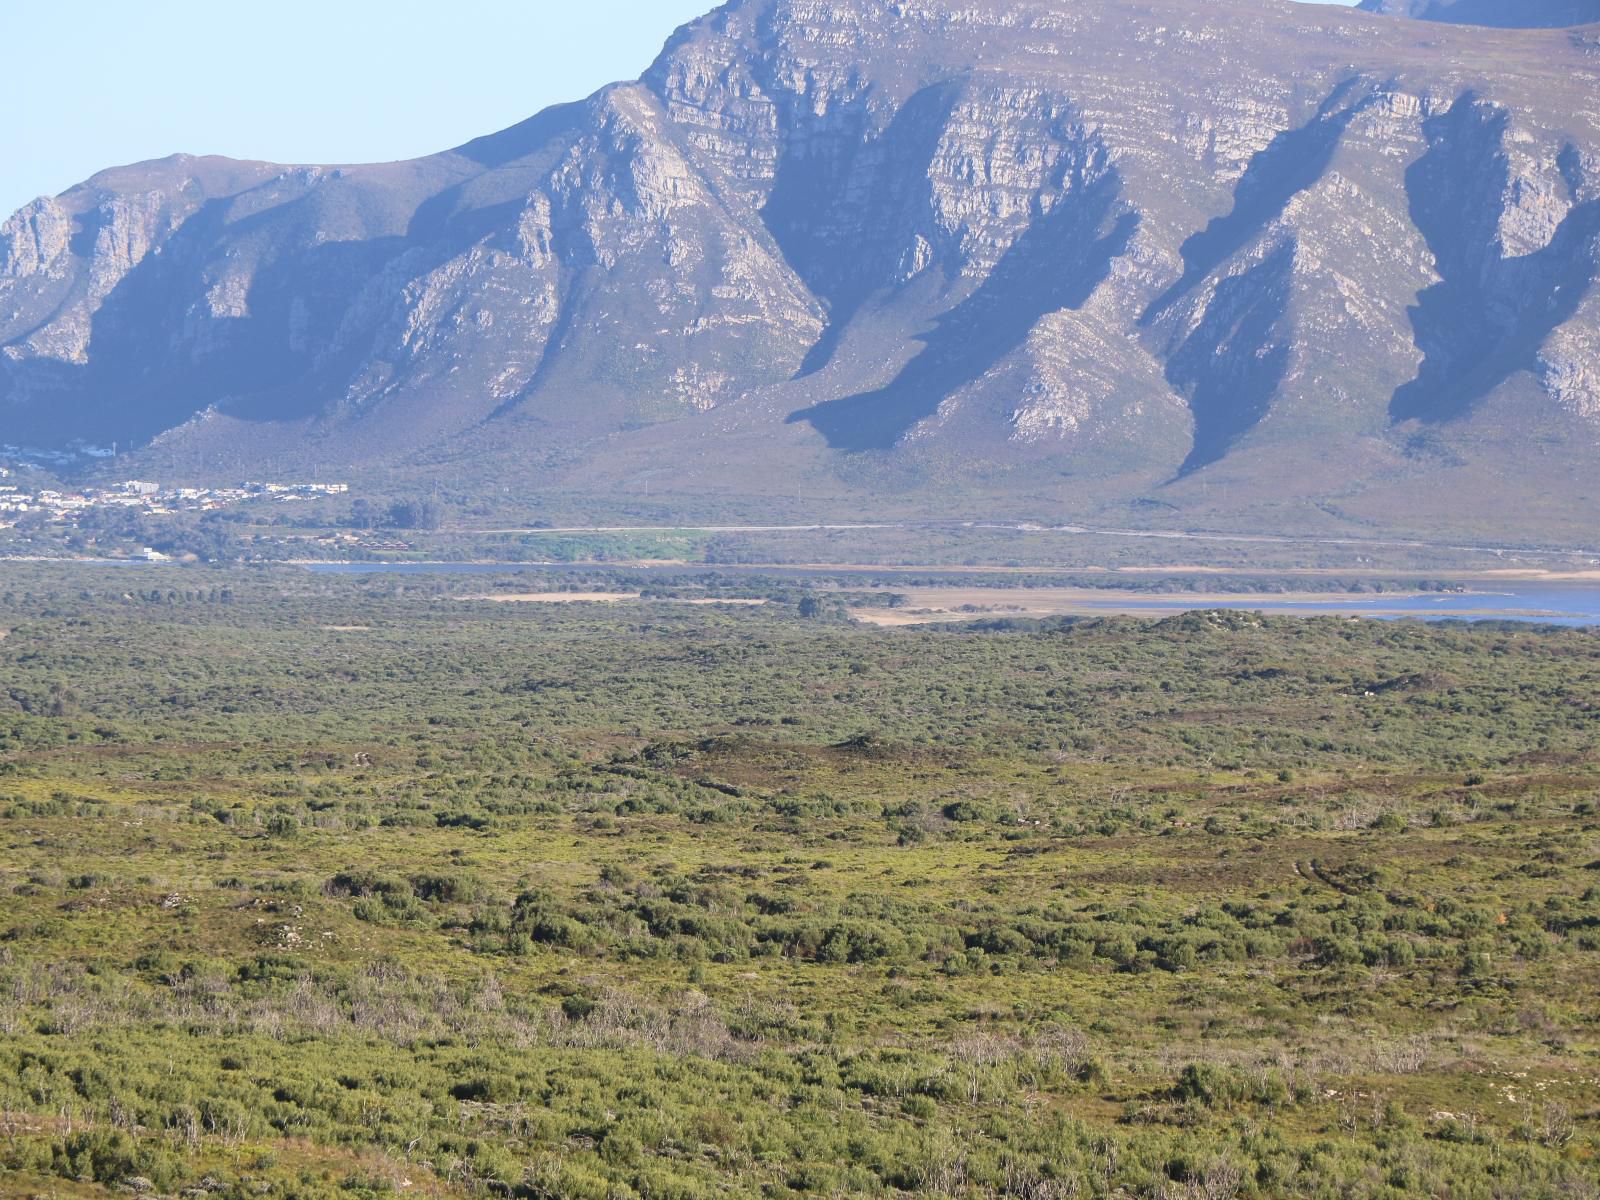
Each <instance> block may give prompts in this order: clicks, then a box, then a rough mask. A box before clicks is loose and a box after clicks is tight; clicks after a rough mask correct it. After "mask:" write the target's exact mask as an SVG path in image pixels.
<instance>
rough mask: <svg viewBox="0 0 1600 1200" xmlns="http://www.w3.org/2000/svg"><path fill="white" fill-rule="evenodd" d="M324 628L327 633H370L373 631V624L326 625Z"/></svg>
mask: <svg viewBox="0 0 1600 1200" xmlns="http://www.w3.org/2000/svg"><path fill="white" fill-rule="evenodd" d="M322 628H323V630H324V631H325V632H327V633H368V632H370V631H371V629H372V626H371V625H324V626H323V627H322Z"/></svg>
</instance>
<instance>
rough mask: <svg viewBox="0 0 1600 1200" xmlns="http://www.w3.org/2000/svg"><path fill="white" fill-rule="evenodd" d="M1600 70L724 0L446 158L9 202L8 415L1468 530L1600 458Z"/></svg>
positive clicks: (402, 454) (1586, 49)
mask: <svg viewBox="0 0 1600 1200" xmlns="http://www.w3.org/2000/svg"><path fill="white" fill-rule="evenodd" d="M1472 3H1474V0H1456V3H1455V5H1453V6H1451V5H1446V4H1444V0H1439V3H1438V4H1434V5H1424V6H1422V7H1423V9H1424V10H1425V11H1423V12H1422V13H1421V15H1425V16H1433V15H1437V14H1435V13H1434V12H1433V9H1434V8H1443V7H1450V8H1451V9H1452V11H1455V10H1456V9H1461V10H1465V9H1466V8H1467V6H1468V5H1469V4H1472ZM1383 6H1384V7H1385V8H1388V7H1392V5H1391V4H1389V3H1388V0H1384V3H1383ZM1567 6H1568V7H1571V8H1574V9H1577V8H1581V7H1582V4H1581V3H1580V2H1579V0H1571V3H1569V4H1568V5H1567ZM1413 7H1415V6H1413ZM1488 7H1494V6H1488ZM1499 7H1500V8H1501V9H1503V8H1504V7H1506V6H1504V5H1501V6H1499ZM1555 7H1559V4H1558V3H1557V0H1551V8H1552V10H1553V9H1554V8H1555ZM1580 15H1581V14H1580ZM1452 19H1453V18H1452ZM1597 96H1600V55H1597V53H1596V47H1595V45H1594V44H1593V40H1592V39H1590V38H1588V37H1587V36H1586V35H1585V34H1584V31H1581V30H1567V29H1561V30H1529V31H1526V32H1520V33H1516V34H1511V35H1508V34H1505V33H1503V32H1498V31H1497V32H1490V31H1485V30H1483V29H1475V28H1471V27H1469V26H1460V27H1452V26H1449V25H1441V24H1431V25H1423V24H1421V23H1418V22H1412V21H1395V20H1393V19H1391V18H1389V17H1385V16H1375V15H1367V14H1364V13H1360V12H1352V11H1346V10H1339V9H1330V8H1312V7H1307V6H1301V5H1294V4H1287V3H1277V2H1276V0H1071V2H1069V3H1062V2H1061V0H733V2H732V3H729V4H725V5H724V6H723V7H722V8H719V9H718V10H716V11H715V12H714V13H712V14H710V15H709V16H707V17H705V18H704V19H702V20H701V21H699V22H697V23H695V24H692V25H690V26H688V27H686V28H685V29H683V30H680V31H679V33H678V34H677V35H676V36H675V37H674V38H673V39H672V41H671V42H670V43H669V45H668V46H667V48H666V49H665V51H664V52H663V54H662V55H661V57H660V58H659V59H658V60H657V62H656V63H655V64H654V65H653V66H651V67H650V69H649V70H648V71H647V72H646V73H645V74H644V76H643V77H642V79H641V80H640V81H639V82H637V83H631V84H620V85H617V86H614V87H611V88H607V89H605V90H603V91H602V92H600V93H598V94H597V95H595V96H593V97H591V98H590V99H588V100H586V101H583V102H581V103H577V104H573V105H569V106H566V107H563V108H559V109H555V110H551V111H549V112H546V113H543V114H541V115H539V116H537V117H535V118H533V119H531V120H530V121H528V122H526V123H524V124H522V125H519V126H516V127H514V128H512V129H508V130H505V131H503V132H501V133H499V134H495V135H492V136H489V137H486V138H482V139H480V140H478V141H476V142H473V143H469V144H468V145H465V146H462V147H460V148H458V149H456V150H453V151H449V152H447V153H444V154H440V155H437V156H434V157H432V158H429V159H424V160H420V161H418V162H414V163H402V164H390V165H385V166H372V167H345V168H284V167H275V166H270V165H265V164H255V163H234V162H223V161H218V160H198V159H190V158H183V157H179V158H174V159H168V160H164V161H162V162H157V163H150V164H143V165H140V166H136V167H129V168H123V169H119V170H116V171H111V172H107V173H106V174H104V175H101V176H97V177H96V178H94V179H92V180H90V181H89V182H88V183H86V184H83V185H82V186H80V187H78V188H75V189H73V190H72V191H70V192H68V193H66V194H65V195H63V196H61V197H58V198H56V199H45V200H40V201H37V202H35V203H34V204H32V205H30V206H28V207H27V208H25V209H23V210H22V211H21V212H20V213H18V214H16V215H15V216H14V217H12V218H11V219H10V220H9V221H8V222H6V223H5V225H4V226H3V229H0V442H10V443H23V444H33V445H48V444H60V443H65V442H69V441H72V440H75V439H78V440H85V441H89V442H94V443H99V444H106V443H109V442H111V441H113V440H115V441H119V442H121V443H122V444H123V445H124V446H129V445H132V446H136V447H138V446H143V447H147V449H145V450H143V451H141V453H143V454H146V455H156V456H160V457H159V460H160V461H164V462H167V463H169V464H173V465H176V466H178V467H180V469H181V468H186V467H192V468H194V469H201V468H204V469H208V470H212V471H219V472H234V473H236V472H237V471H241V470H250V471H261V470H265V469H268V468H277V469H287V468H288V467H289V466H290V465H296V464H304V463H308V462H315V463H321V464H325V465H329V466H331V465H333V464H339V465H341V466H342V467H344V468H349V469H360V468H362V467H373V468H377V467H383V468H385V469H393V470H399V471H418V472H425V471H436V470H443V469H449V470H451V471H454V472H456V473H457V474H461V473H465V474H466V475H467V476H468V477H471V478H480V477H481V478H483V479H489V478H493V479H495V480H497V481H505V482H508V483H509V482H511V481H514V482H516V483H517V484H518V485H519V486H520V485H526V486H530V487H533V486H536V487H539V488H543V489H551V488H576V489H593V490H610V491H612V492H621V493H629V492H632V491H635V490H639V489H643V488H648V487H649V486H651V482H650V481H652V480H654V481H655V486H656V487H657V489H658V492H659V491H672V492H674V493H676V494H680V495H681V494H697V493H705V492H718V491H722V492H726V493H729V494H732V495H739V496H743V497H746V498H750V497H760V496H762V495H763V494H766V493H769V492H781V491H787V490H789V489H791V488H795V487H797V486H800V485H801V484H802V483H807V482H808V483H809V486H811V487H812V488H813V489H818V490H821V491H823V492H826V493H828V494H830V495H833V496H835V497H836V498H837V497H854V498H855V501H856V502H857V503H858V507H859V505H860V504H862V503H870V502H872V500H873V498H874V496H879V497H881V496H882V495H884V494H886V489H892V490H893V491H894V492H895V493H896V494H897V495H900V496H902V497H915V498H916V499H915V500H914V501H912V500H907V501H906V502H907V503H913V502H914V503H915V504H917V505H918V506H922V507H923V508H924V509H926V507H927V506H928V505H932V506H933V507H934V508H935V509H941V508H946V509H949V510H951V511H955V510H962V511H970V509H971V508H972V507H973V505H974V503H975V500H974V497H978V500H977V501H976V502H977V503H989V502H993V504H994V505H995V506H997V507H998V508H1014V507H1015V506H1016V504H1017V503H1018V502H1019V499H1018V498H1019V497H1025V498H1026V503H1027V504H1028V505H1030V506H1032V508H1033V509H1034V510H1035V511H1049V510H1051V509H1053V508H1056V509H1061V510H1063V511H1066V510H1070V511H1074V512H1081V511H1084V510H1085V509H1086V508H1099V509H1101V510H1106V511H1109V510H1111V509H1116V508H1117V506H1119V505H1121V506H1124V509H1122V510H1119V511H1123V510H1126V511H1140V509H1139V506H1140V505H1143V506H1145V508H1144V511H1149V510H1151V509H1153V508H1161V507H1163V506H1165V507H1168V508H1173V509H1180V510H1181V509H1186V508H1187V509H1194V510H1195V511H1201V510H1202V509H1205V511H1207V512H1208V514H1209V517H1210V518H1214V519H1223V518H1228V519H1234V518H1236V519H1238V520H1240V521H1246V520H1248V521H1255V520H1258V519H1260V514H1261V513H1262V512H1263V511H1266V510H1269V509H1274V508H1276V509H1279V510H1285V511H1286V509H1285V506H1290V507H1292V506H1295V505H1298V506H1299V507H1300V509H1301V510H1303V511H1305V512H1314V513H1320V514H1325V515H1327V519H1328V520H1329V521H1331V522H1335V523H1337V522H1340V521H1342V522H1345V523H1350V522H1356V523H1365V524H1367V525H1369V526H1370V525H1379V526H1382V525H1385V524H1391V525H1392V524H1396V522H1395V521H1394V520H1393V509H1394V505H1395V503H1396V498H1397V497H1399V498H1402V502H1403V503H1416V498H1418V497H1426V498H1427V499H1426V500H1425V501H1422V502H1421V507H1419V508H1416V509H1415V510H1414V513H1415V515H1416V522H1418V523H1421V524H1427V523H1428V522H1429V521H1431V520H1433V518H1432V517H1429V516H1427V515H1426V511H1431V510H1429V508H1428V506H1429V505H1433V506H1435V507H1436V508H1437V510H1438V511H1437V513H1436V515H1437V516H1438V517H1439V521H1438V523H1439V524H1440V527H1445V526H1448V525H1449V520H1448V519H1447V518H1448V517H1449V516H1450V515H1451V514H1460V513H1462V512H1466V511H1468V510H1471V509H1472V508H1473V503H1472V502H1467V503H1465V507H1463V504H1462V503H1458V502H1457V501H1456V500H1455V499H1453V498H1452V497H1453V496H1454V495H1455V494H1456V493H1458V492H1460V491H1461V490H1462V489H1472V495H1473V496H1474V497H1476V498H1478V499H1480V500H1481V501H1482V502H1483V503H1484V504H1492V505H1493V506H1494V507H1495V510H1496V511H1497V512H1500V513H1504V512H1506V511H1510V510H1509V509H1508V508H1507V506H1508V505H1511V506H1515V505H1517V504H1519V503H1521V502H1522V501H1523V500H1525V499H1526V493H1525V491H1524V490H1519V489H1523V488H1525V487H1532V486H1542V487H1546V488H1549V487H1551V486H1555V487H1557V488H1558V489H1559V488H1560V487H1564V486H1566V485H1565V484H1564V483H1560V482H1556V483H1552V481H1561V480H1565V479H1569V478H1570V479H1579V478H1582V477H1583V476H1584V473H1586V472H1588V471H1590V470H1592V467H1593V465H1594V463H1595V461H1596V445H1597V442H1600V289H1597V288H1596V287H1595V280H1596V277H1597V275H1600V107H1597V103H1596V98H1597ZM1532 464H1538V466H1537V471H1538V474H1537V476H1536V477H1535V478H1532V481H1531V482H1529V480H1530V477H1529V476H1528V475H1527V474H1526V473H1525V472H1526V471H1527V470H1528V469H1529V468H1530V465H1532ZM1519 479H1522V480H1524V483H1518V482H1517V480H1519ZM1213 484H1214V485H1215V486H1213ZM1587 490H1588V489H1587V488H1585V489H1584V490H1583V495H1581V496H1580V495H1577V494H1574V495H1573V496H1572V497H1571V504H1570V505H1568V506H1567V511H1568V515H1570V516H1571V517H1572V519H1573V520H1580V519H1587V517H1586V516H1585V514H1588V513H1591V512H1593V513H1596V514H1600V508H1597V507H1595V505H1596V502H1595V501H1593V500H1590V499H1589V498H1588V497H1587ZM1558 494H1559V493H1558ZM1202 495H1203V496H1204V498H1205V499H1204V502H1203V504H1202V503H1201V502H1200V501H1199V500H1198V499H1197V497H1200V496H1202ZM1597 495H1600V490H1597ZM757 502H758V503H759V501H757ZM1128 505H1132V506H1133V507H1132V508H1131V509H1130V508H1126V506H1128ZM1206 506H1209V508H1206ZM1526 511H1527V513H1528V514H1529V515H1528V518H1527V521H1526V522H1524V525H1525V526H1526V528H1527V529H1528V530H1530V531H1533V532H1534V533H1538V532H1539V531H1540V530H1541V529H1543V528H1545V527H1546V526H1542V525H1541V522H1544V521H1546V519H1547V516H1548V512H1549V506H1548V505H1545V506H1543V507H1541V506H1540V505H1537V504H1533V505H1528V506H1526ZM1318 519H1321V518H1320V517H1319V518H1318ZM1522 527H1523V526H1518V527H1517V528H1519V529H1521V528H1522ZM1508 528H1509V527H1508Z"/></svg>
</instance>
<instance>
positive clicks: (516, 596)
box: [461, 592, 640, 604]
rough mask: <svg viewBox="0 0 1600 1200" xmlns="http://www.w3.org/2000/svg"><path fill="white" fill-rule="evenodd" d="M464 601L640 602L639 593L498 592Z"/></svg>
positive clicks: (497, 602)
mask: <svg viewBox="0 0 1600 1200" xmlns="http://www.w3.org/2000/svg"><path fill="white" fill-rule="evenodd" d="M461 598H462V599H463V600H488V601H489V602H491V603H493V604H617V603H620V602H621V601H623V600H638V599H639V598H640V597H639V593H638V592H497V593H495V594H494V595H493V596H463V597H461Z"/></svg>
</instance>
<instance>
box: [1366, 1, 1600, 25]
mask: <svg viewBox="0 0 1600 1200" xmlns="http://www.w3.org/2000/svg"><path fill="white" fill-rule="evenodd" d="M1361 7H1362V8H1363V9H1365V10H1366V11H1367V12H1375V13H1384V14H1387V15H1389V16H1397V17H1417V18H1420V19H1421V20H1424V21H1450V22H1455V23H1458V24H1462V25H1488V26H1492V27H1496V28H1500V29H1558V28H1562V27H1565V26H1571V25H1583V24H1587V23H1590V22H1595V21H1600V0H1362V3H1361Z"/></svg>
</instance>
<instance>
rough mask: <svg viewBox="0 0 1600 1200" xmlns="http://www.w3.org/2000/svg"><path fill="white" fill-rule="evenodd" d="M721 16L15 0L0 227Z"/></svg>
mask: <svg viewBox="0 0 1600 1200" xmlns="http://www.w3.org/2000/svg"><path fill="white" fill-rule="evenodd" d="M1334 2H1337V3H1342V2H1349V0H1334ZM712 4H713V0H576V2H574V0H446V2H444V3H440V0H273V2H272V3H270V4H269V3H266V2H265V0H140V2H139V3H137V4H130V3H128V2H127V0H78V3H75V4H70V5H68V4H37V3H35V4H8V5H6V7H7V9H8V10H9V11H7V13H6V18H5V22H4V24H5V28H4V35H3V36H4V40H5V42H6V45H7V53H6V68H5V70H4V72H0V109H3V111H5V112H7V113H9V114H10V116H11V119H10V120H8V121H6V122H5V123H4V124H3V125H0V219H3V218H4V217H5V216H6V215H8V214H10V213H11V212H12V211H14V210H15V209H17V208H19V207H21V206H22V205H23V204H25V203H27V202H28V201H29V200H31V199H33V198H34V197H35V196H39V195H45V194H54V193H57V192H61V191H64V190H66V189H67V188H68V187H70V186H72V185H73V184H74V183H78V182H79V181H81V180H83V179H84V178H86V177H88V176H89V175H92V174H93V173H94V172H95V171H97V170H100V169H101V168H103V167H108V166H114V165H117V164H119V163H127V162H137V161H139V160H140V159H146V158H159V157H162V156H163V155H167V154H172V153H175V152H177V151H186V152H188V153H191V154H227V155H231V156H233V157H236V158H260V159H267V160H269V161H273V162H285V163H337V162H374V161H380V160H387V159H396V158H410V157H414V156H416V155H419V154H427V153H429V152H431V151H434V150H442V149H445V148H446V147H449V146H453V145H457V144H459V143H461V142H464V141H466V140H468V139H469V138H473V137H477V136H478V135H480V134H483V133H488V132H491V131H492V130H495V129H499V128H502V127H504V126H506V125H510V124H513V123H515V122H517V121H520V120H522V119H523V118H524V117H528V116H531V115H532V114H533V113H535V112H537V111H538V110H539V109H541V108H543V107H545V106H546V105H549V104H554V103H558V102H560V101H565V100H574V99H577V98H579V97H581V96H585V95H587V94H589V93H590V92H592V91H593V90H594V89H595V88H597V87H599V86H601V85H602V84H605V83H608V82H610V81H611V80H614V79H629V78H632V77H634V76H636V75H637V74H638V73H639V72H640V71H642V70H643V69H644V67H645V66H646V65H647V64H648V63H649V62H650V60H651V59H652V58H654V57H655V54H656V51H657V50H658V49H659V48H660V46H661V44H662V42H664V41H665V40H666V37H667V35H668V34H669V33H671V32H672V30H673V29H674V28H676V27H677V26H678V25H680V24H682V23H683V22H685V21H688V20H690V19H692V18H694V17H695V16H698V15H699V14H700V13H702V12H704V11H706V10H707V9H709V8H710V7H712Z"/></svg>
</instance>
